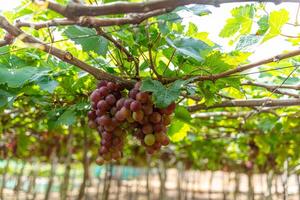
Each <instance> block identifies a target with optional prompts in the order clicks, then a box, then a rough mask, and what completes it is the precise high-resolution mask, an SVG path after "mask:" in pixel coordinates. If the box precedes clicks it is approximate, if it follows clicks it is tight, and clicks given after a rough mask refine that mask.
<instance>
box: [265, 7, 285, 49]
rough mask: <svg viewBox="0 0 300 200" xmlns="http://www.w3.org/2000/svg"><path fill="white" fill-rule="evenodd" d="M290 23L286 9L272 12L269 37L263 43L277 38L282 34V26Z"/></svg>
mask: <svg viewBox="0 0 300 200" xmlns="http://www.w3.org/2000/svg"><path fill="white" fill-rule="evenodd" d="M288 21H289V13H288V11H286V10H285V9H281V10H279V11H274V12H271V14H270V17H269V24H270V29H269V32H268V33H267V35H266V36H265V37H264V39H263V41H262V43H263V42H265V41H267V40H269V39H271V38H273V37H276V36H277V35H279V34H280V33H281V28H282V26H283V25H284V24H285V23H287V22H288Z"/></svg>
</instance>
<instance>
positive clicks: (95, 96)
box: [90, 90, 101, 103]
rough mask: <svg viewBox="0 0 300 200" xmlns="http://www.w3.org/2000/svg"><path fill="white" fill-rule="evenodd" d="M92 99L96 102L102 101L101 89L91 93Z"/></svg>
mask: <svg viewBox="0 0 300 200" xmlns="http://www.w3.org/2000/svg"><path fill="white" fill-rule="evenodd" d="M90 99H91V101H92V102H95V103H97V102H98V101H100V100H101V95H100V93H99V91H98V90H95V91H94V92H93V93H92V94H91V96H90Z"/></svg>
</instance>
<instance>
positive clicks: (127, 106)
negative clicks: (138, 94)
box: [124, 99, 134, 109]
mask: <svg viewBox="0 0 300 200" xmlns="http://www.w3.org/2000/svg"><path fill="white" fill-rule="evenodd" d="M133 101H134V100H133V99H126V100H125V102H124V107H125V108H127V109H130V104H131V103H132V102H133Z"/></svg>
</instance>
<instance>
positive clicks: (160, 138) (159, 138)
mask: <svg viewBox="0 0 300 200" xmlns="http://www.w3.org/2000/svg"><path fill="white" fill-rule="evenodd" d="M165 136H166V135H165V134H164V133H163V132H156V133H155V139H156V141H158V142H160V143H161V142H162V141H163V140H164V139H165Z"/></svg>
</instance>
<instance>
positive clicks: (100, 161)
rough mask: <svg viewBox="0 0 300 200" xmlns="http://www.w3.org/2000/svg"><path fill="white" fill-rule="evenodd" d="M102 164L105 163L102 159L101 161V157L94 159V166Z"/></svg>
mask: <svg viewBox="0 0 300 200" xmlns="http://www.w3.org/2000/svg"><path fill="white" fill-rule="evenodd" d="M104 163H105V161H104V159H103V158H102V157H98V158H97V159H96V164H97V165H99V166H101V165H103V164H104Z"/></svg>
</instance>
